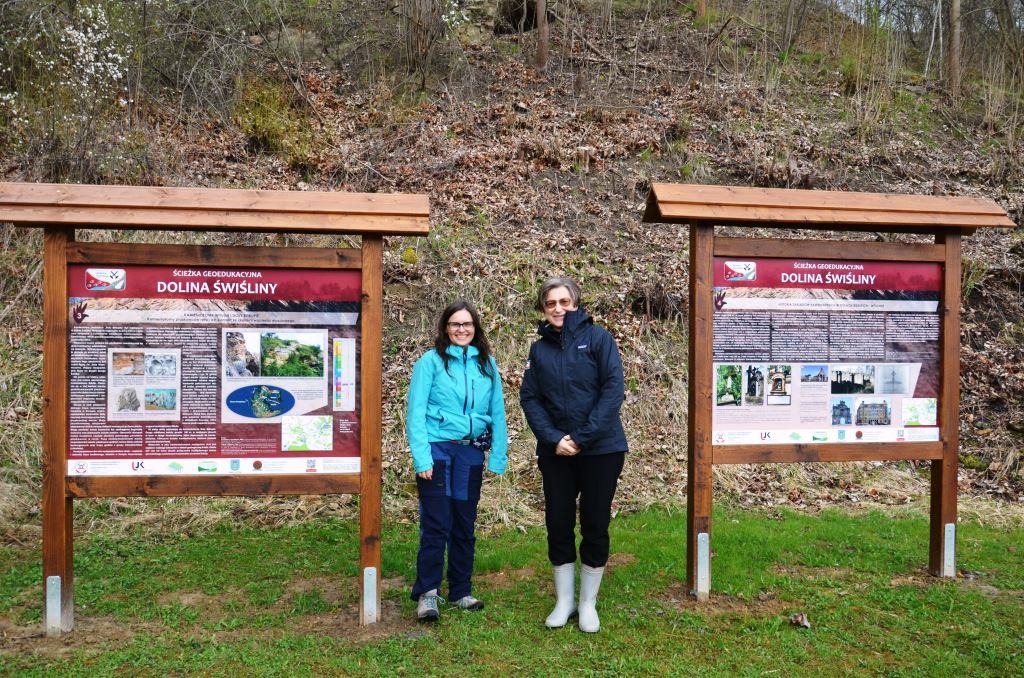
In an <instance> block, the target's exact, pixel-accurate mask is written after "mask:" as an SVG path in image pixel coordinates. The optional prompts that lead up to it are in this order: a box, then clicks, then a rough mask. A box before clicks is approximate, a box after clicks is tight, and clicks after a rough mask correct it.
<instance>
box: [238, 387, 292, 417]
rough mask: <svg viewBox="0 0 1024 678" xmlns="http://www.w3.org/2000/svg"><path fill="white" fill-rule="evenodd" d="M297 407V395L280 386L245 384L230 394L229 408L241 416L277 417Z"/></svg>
mask: <svg viewBox="0 0 1024 678" xmlns="http://www.w3.org/2000/svg"><path fill="white" fill-rule="evenodd" d="M293 407H295V396H293V395H292V394H291V393H289V392H288V391H286V390H284V389H283V388H281V387H280V386H268V385H265V384H260V385H257V386H243V387H242V388H240V389H237V390H235V391H232V392H231V395H229V396H228V409H230V410H231V411H232V412H234V413H235V414H237V415H239V416H241V417H248V418H250V419H266V418H267V417H277V416H280V415H282V414H284V413H285V412H287V411H288V410H290V409H292V408H293Z"/></svg>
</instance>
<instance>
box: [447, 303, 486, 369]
mask: <svg viewBox="0 0 1024 678" xmlns="http://www.w3.org/2000/svg"><path fill="white" fill-rule="evenodd" d="M459 311H468V312H469V317H470V318H472V319H473V339H472V341H470V342H469V345H470V346H476V350H477V351H479V354H478V355H477V357H476V359H477V361H478V362H479V363H480V371H481V372H483V373H484V374H485V375H487V376H488V377H490V376H492V375H491V368H490V357H491V345H490V344H488V343H487V335H485V334H484V328H483V327H482V326H481V325H480V314H479V313H477V312H476V309H475V308H474V307H473V304H471V303H469V302H468V301H466V300H465V299H456V300H455V301H453V302H452V303H450V304H448V305H447V306H445V308H444V310H443V311H441V317H440V318H438V319H437V336H436V337H434V350H436V351H437V355H439V356H440V357H441V362H443V363H444V371H445V372H447V371H448V361H449V360H450V359H451V356H450V355H448V347H449V346H451V345H452V340H451V339H450V338H449V337H448V320H449V319H450V318H451V317H452V316H453V315H455V314H456V313H458V312H459Z"/></svg>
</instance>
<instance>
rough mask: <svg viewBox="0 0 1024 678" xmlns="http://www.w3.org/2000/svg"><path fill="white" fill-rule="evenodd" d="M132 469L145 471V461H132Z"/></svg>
mask: <svg viewBox="0 0 1024 678" xmlns="http://www.w3.org/2000/svg"><path fill="white" fill-rule="evenodd" d="M132 470H133V471H145V470H146V467H145V466H144V463H143V462H141V461H133V462H132Z"/></svg>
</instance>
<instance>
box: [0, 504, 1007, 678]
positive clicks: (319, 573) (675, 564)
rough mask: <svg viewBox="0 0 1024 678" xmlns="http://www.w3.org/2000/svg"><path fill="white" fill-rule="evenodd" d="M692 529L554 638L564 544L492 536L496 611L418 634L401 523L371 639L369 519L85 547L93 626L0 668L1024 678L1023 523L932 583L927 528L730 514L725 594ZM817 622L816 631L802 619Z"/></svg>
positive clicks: (453, 615)
mask: <svg viewBox="0 0 1024 678" xmlns="http://www.w3.org/2000/svg"><path fill="white" fill-rule="evenodd" d="M684 529H685V516H684V515H683V514H682V513H680V512H668V511H665V510H649V511H646V512H643V513H638V514H635V515H630V516H625V517H620V518H618V519H616V520H615V521H613V532H612V551H613V558H612V563H611V566H610V568H609V572H608V574H607V575H606V579H605V584H604V586H603V589H602V595H601V598H600V605H599V610H600V613H601V620H602V630H601V632H600V633H598V634H596V635H593V636H590V635H584V634H581V633H580V632H579V631H578V630H576V629H575V628H572V627H567V628H565V629H560V630H554V631H552V630H548V629H545V628H544V627H543V625H542V620H543V618H544V616H545V615H546V614H547V612H548V611H549V609H548V608H549V606H550V604H551V600H550V595H551V593H550V589H551V587H550V584H549V582H548V579H549V567H548V565H547V563H546V558H545V549H544V534H543V531H542V530H539V529H533V530H529V531H527V533H526V534H522V533H520V532H517V531H507V532H501V533H498V534H495V535H489V536H481V537H480V539H479V540H478V547H477V550H478V554H477V566H476V572H477V579H476V588H475V591H474V592H475V593H476V594H477V595H478V596H479V597H481V598H483V599H485V600H486V602H487V604H488V607H487V609H485V610H484V611H483V612H481V613H461V612H455V611H451V610H445V612H444V614H443V616H442V620H441V622H440V623H439V624H436V625H433V626H429V627H417V626H416V625H415V624H414V623H412V622H411V621H410V620H411V618H412V616H413V612H414V606H413V603H412V601H410V600H409V599H408V595H407V592H408V586H409V584H410V583H411V582H410V576H411V573H412V572H413V568H414V562H415V554H416V533H415V526H411V525H405V526H397V527H392V528H389V529H388V530H387V531H386V533H385V535H384V536H385V538H384V549H383V558H384V563H383V580H384V582H385V584H386V586H385V593H384V598H385V599H384V604H383V609H384V621H383V623H382V624H380V625H379V626H378V627H377V628H376V629H373V630H371V631H365V630H360V629H358V627H357V626H356V625H355V612H354V605H355V603H356V600H357V589H356V584H355V581H356V580H355V575H356V557H357V549H356V541H355V531H354V526H353V525H352V524H350V523H343V522H339V521H334V520H326V521H323V522H321V523H318V524H315V525H303V526H293V527H285V528H280V529H275V530H255V529H230V528H227V527H221V528H217V529H214V530H212V531H210V532H208V533H205V534H202V535H198V536H193V537H191V538H184V537H173V538H165V539H163V540H160V541H156V542H153V541H152V539H150V541H149V543H146V542H145V541H144V540H143V539H142V538H139V539H137V540H125V539H121V540H115V539H110V538H105V537H102V536H93V537H89V536H85V537H82V538H81V539H80V540H79V545H78V551H77V554H76V559H75V565H76V597H77V599H76V614H77V622H78V630H77V631H76V632H75V633H73V634H71V635H70V636H68V637H67V638H66V639H62V640H59V641H53V640H50V641H48V640H45V639H42V638H29V639H23V640H21V641H19V642H17V643H11V642H8V641H6V640H5V641H4V642H3V644H0V672H4V673H8V672H11V673H19V674H27V675H51V674H52V673H53V672H54V671H59V672H61V673H62V674H70V675H76V674H86V673H88V674H89V675H96V674H100V675H103V674H112V673H132V674H136V673H141V674H148V675H157V674H163V673H167V672H174V673H181V672H188V673H203V674H215V675H225V674H232V675H234V674H252V675H291V674H297V673H320V674H323V673H336V674H337V673H340V674H351V673H360V674H388V675H393V674H396V673H397V674H429V675H467V674H470V675H493V674H495V673H499V672H500V673H507V674H510V675H538V676H541V675H543V676H547V675H567V674H581V675H595V674H602V675H608V674H623V675H636V674H654V675H701V676H705V675H723V676H724V675H764V674H771V675H775V674H778V675H829V676H832V675H883V674H884V675H896V676H914V675H929V676H930V675H935V676H965V675H972V676H978V675H993V676H996V675H998V676H1008V675H1021V674H1024V615H1021V610H1022V606H1024V555H1022V554H1024V530H1021V529H1017V530H1009V531H1000V530H995V529H990V528H986V527H981V526H978V525H972V524H964V525H961V527H960V534H959V549H960V553H959V558H960V562H959V566H960V568H961V570H963V571H970V572H971V573H972V577H974V578H973V579H965V578H961V579H958V580H956V581H943V580H938V579H934V578H931V577H929V576H928V575H927V574H925V572H924V571H923V568H922V566H923V564H924V562H925V560H926V558H927V550H928V544H927V540H928V530H927V522H926V521H925V520H924V519H923V518H920V517H914V518H899V519H894V518H891V517H889V516H886V515H884V514H881V513H877V512H873V513H864V514H857V515H848V514H845V513H841V512H837V511H829V512H826V513H823V514H821V515H820V516H808V515H803V514H794V513H789V512H782V513H776V512H772V513H763V512H762V513H753V512H746V511H739V510H730V509H722V510H719V511H718V512H716V515H715V523H714V527H713V544H712V546H713V551H714V557H713V560H712V577H713V580H712V587H713V592H714V593H713V596H712V600H711V602H710V603H709V604H708V605H706V606H698V605H696V604H694V603H693V602H692V601H691V600H690V599H689V598H688V597H687V596H686V595H685V592H684V586H683V585H682V584H681V581H680V580H681V578H682V577H683V575H684V567H685V550H684V547H683V534H684ZM39 580H40V565H39V555H38V552H36V551H35V550H33V549H28V548H14V547H8V548H6V549H4V550H3V551H2V552H0V615H2V616H3V617H6V619H2V620H0V621H3V622H4V624H5V626H7V630H8V632H9V633H8V636H12V635H13V636H17V635H27V634H28V633H30V632H32V631H34V630H36V629H34V628H17V626H15V627H14V631H15V632H14V633H11V627H10V626H9V625H38V624H39V616H40V615H39V603H40V599H41V587H40V583H39ZM795 612H804V613H806V614H807V616H808V618H809V619H810V622H811V624H812V628H811V629H802V628H797V627H795V626H792V625H790V624H789V623H788V622H787V618H788V615H790V614H792V613H795Z"/></svg>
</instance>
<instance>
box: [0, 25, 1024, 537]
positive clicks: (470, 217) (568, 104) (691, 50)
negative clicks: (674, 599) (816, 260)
mask: <svg viewBox="0 0 1024 678" xmlns="http://www.w3.org/2000/svg"><path fill="white" fill-rule="evenodd" d="M633 12H634V13H632V14H631V13H630V11H629V10H624V11H623V14H622V15H621V16H620V17H619V19H620V21H621V22H622V25H627V26H631V29H629V30H628V31H625V32H626V33H628V34H627V35H625V36H623V35H621V34H620V35H617V34H615V33H613V32H601V31H599V30H596V29H595V30H594V31H593V32H588V33H587V36H588V37H587V38H586V39H583V38H582V37H580V35H578V34H577V33H576V32H574V31H571V30H563V31H561V32H559V31H555V32H554V36H553V37H554V41H555V42H554V47H553V50H552V63H551V67H550V68H549V71H548V73H547V74H546V75H543V76H540V75H537V74H536V73H535V72H534V71H533V69H532V68H531V67H530V65H529V63H528V62H529V55H530V54H531V53H532V49H533V40H534V38H533V36H531V35H529V34H527V35H525V36H519V35H515V34H513V35H510V36H503V37H491V36H490V35H488V34H486V33H477V34H474V37H470V38H467V39H466V40H465V41H464V42H463V43H462V44H461V46H460V48H459V49H460V52H459V54H460V55H461V56H460V61H459V67H458V69H457V70H456V71H453V72H452V74H449V76H448V77H447V78H446V79H441V80H440V81H438V82H437V83H435V84H432V85H431V86H430V87H429V88H428V89H427V90H426V91H417V90H416V89H415V88H414V87H412V86H411V85H408V84H401V83H400V82H399V81H397V80H395V79H390V78H380V79H373V80H370V79H367V78H366V77H361V76H358V75H355V74H354V69H352V70H348V69H346V68H344V66H345V65H344V64H341V65H338V64H331V63H328V62H327V61H306V62H304V64H303V66H302V71H301V75H302V80H301V82H302V93H303V97H302V99H301V100H300V101H294V100H293V101H292V102H291V103H289V104H286V105H285V110H284V114H287V115H295V116H296V118H297V119H301V124H302V127H301V132H299V131H296V130H292V131H291V132H287V131H286V133H287V134H296V135H299V136H301V138H302V139H303V140H304V141H303V144H302V151H301V153H300V154H297V153H296V151H295V148H296V146H295V145H294V144H292V145H288V144H285V145H284V146H283V147H281V148H286V149H287V148H290V149H291V150H290V151H289V150H284V151H282V150H277V151H273V152H271V151H270V150H269V149H268V147H267V145H266V144H263V145H260V144H257V143H254V132H253V126H252V125H251V124H247V123H246V121H245V120H244V119H240V118H239V114H238V112H237V109H236V113H235V114H234V117H232V116H219V115H217V114H215V113H213V112H195V113H193V114H192V116H191V117H190V118H188V119H187V120H186V119H184V118H182V117H181V116H179V115H177V114H176V112H175V110H174V109H173V107H171V106H170V105H167V102H162V101H160V100H153V101H151V102H149V104H148V107H147V109H146V114H145V115H144V116H141V117H140V118H139V119H138V120H136V121H135V122H134V123H133V124H134V125H135V133H137V134H142V135H143V136H144V137H146V138H147V139H148V141H147V143H146V145H145V149H144V150H145V158H146V163H145V167H146V172H145V173H144V174H143V178H144V180H145V182H147V183H160V184H165V185H187V186H219V187H247V188H250V187H259V188H267V189H282V190H314V189H316V190H358V191H382V192H383V191H403V192H422V193H427V194H429V195H430V198H431V204H432V217H431V222H432V228H431V234H430V236H429V237H428V238H424V239H397V238H396V239H389V240H388V242H387V251H386V254H385V286H386V304H385V337H384V342H385V347H384V355H385V416H384V426H385V437H384V440H385V450H384V459H385V484H386V488H385V492H384V496H385V503H386V506H387V511H388V514H389V516H390V517H392V518H395V519H407V516H408V515H409V513H408V512H409V511H410V510H412V509H413V508H414V506H415V503H414V501H413V497H414V494H415V490H414V486H413V485H412V475H411V471H410V464H409V461H408V454H407V451H406V449H405V443H404V436H403V434H402V424H403V405H404V402H403V401H404V391H405V386H406V384H407V383H408V376H409V372H410V368H411V364H412V362H413V361H414V360H415V359H416V357H418V355H419V354H421V353H422V351H424V350H425V349H426V348H427V347H428V346H429V345H430V343H431V337H430V335H431V331H432V325H433V323H434V321H435V314H436V313H437V311H438V310H439V309H440V308H441V307H442V306H443V305H444V304H445V303H447V301H449V300H450V299H451V298H453V297H456V296H465V297H467V298H469V299H472V300H474V301H475V302H476V303H477V304H478V305H479V307H480V310H481V312H482V314H483V315H484V318H485V324H486V327H487V331H488V333H489V335H490V337H491V339H492V343H493V344H494V347H495V354H496V356H497V357H498V360H499V364H500V366H501V371H502V376H503V380H504V384H505V389H506V400H507V403H508V409H509V412H510V422H509V424H510V432H511V435H512V445H511V450H510V461H511V463H510V471H509V473H508V474H507V476H506V477H505V478H502V479H500V480H496V481H492V482H491V483H490V487H489V488H488V490H487V491H486V492H485V495H486V498H485V502H484V505H483V507H482V516H483V517H482V520H483V521H484V522H485V523H487V524H495V523H506V524H516V525H525V524H531V523H534V522H536V521H537V520H538V508H539V502H538V494H539V476H538V474H537V472H536V470H535V464H534V462H533V451H532V449H533V439H532V436H531V435H530V433H529V431H528V430H527V429H525V426H524V422H523V419H522V416H521V413H520V412H519V408H518V406H517V404H516V398H515V394H516V392H517V388H518V385H519V380H520V375H521V369H522V366H523V363H524V360H525V355H526V350H527V347H528V344H529V342H530V341H531V338H532V336H533V333H534V329H535V321H536V317H535V314H534V313H533V312H532V310H531V299H532V298H533V294H534V290H535V289H536V286H537V284H538V281H539V280H540V278H542V277H543V276H546V275H549V274H555V273H562V274H567V275H571V276H574V277H576V278H577V279H579V281H580V282H581V284H582V286H583V288H584V290H585V301H586V304H587V306H588V308H589V309H590V310H591V311H592V312H593V313H594V314H595V315H596V317H597V318H598V320H599V321H600V322H602V323H604V324H605V325H606V326H607V327H608V328H609V329H611V330H612V331H613V333H614V334H615V336H616V338H617V339H618V340H619V342H620V346H621V348H622V353H623V359H624V363H625V365H626V377H627V401H626V405H625V409H624V419H625V423H626V427H627V430H628V431H629V435H630V444H631V448H632V450H633V453H632V454H631V455H630V458H629V461H628V464H627V470H626V472H625V475H624V479H623V483H622V485H621V492H620V495H619V496H620V498H619V499H618V500H617V501H618V504H619V505H620V506H621V507H624V508H628V507H632V506H641V505H647V504H650V503H655V502H665V501H668V502H674V501H679V500H680V499H681V498H682V497H684V496H685V475H686V468H685V461H684V459H685V439H686V431H685V420H686V388H687V384H686V368H685V358H686V323H685V317H686V312H687V295H686V284H687V265H686V260H687V251H686V238H687V235H686V229H685V228H681V227H674V226H664V225H661V226H659V225H645V224H642V223H641V215H642V208H643V202H644V199H645V197H646V194H647V191H648V189H649V186H650V184H651V182H652V181H680V182H697V183H718V184H736V185H755V186H793V187H809V188H816V189H827V190H863V191H888V192H898V193H919V194H920V193H925V194H932V193H935V194H946V195H980V196H987V197H992V198H994V199H996V200H997V201H998V202H999V203H1000V204H1001V205H1003V206H1004V207H1005V208H1006V209H1007V210H1008V212H1009V213H1010V214H1011V216H1012V217H1013V218H1014V219H1015V220H1017V221H1018V223H1019V221H1020V220H1021V219H1022V218H1024V193H1022V192H1021V189H1020V180H1021V178H1022V177H1024V162H1022V158H1021V156H1020V152H1019V151H1011V150H1007V148H1009V147H1008V146H1006V145H1005V144H1003V143H1002V142H1001V141H1000V140H1001V139H1003V138H1004V136H1005V134H1004V132H1005V130H1003V131H996V130H999V129H1000V128H999V127H998V125H997V126H996V128H995V129H993V127H992V126H991V125H986V124H982V119H981V112H979V111H978V110H976V109H972V108H971V107H970V106H966V105H952V104H950V102H948V101H946V100H945V98H944V97H943V96H942V95H941V94H938V93H936V92H934V91H932V90H931V89H930V88H929V87H927V86H925V85H922V84H921V83H919V82H917V81H915V80H914V79H912V78H904V77H903V75H900V76H899V77H889V78H887V79H886V80H885V81H884V82H883V83H882V84H879V83H878V82H876V81H874V80H872V79H870V78H863V79H861V78H854V79H853V80H852V81H851V77H850V73H849V69H844V67H843V66H842V64H841V63H840V62H839V61H838V59H837V58H836V57H834V56H832V55H827V54H818V53H813V52H808V53H807V56H806V58H799V59H789V60H786V61H783V62H780V61H778V60H777V59H776V58H775V57H774V56H771V57H767V56H766V55H765V54H764V53H762V52H758V51H757V50H756V49H754V47H756V43H757V40H758V36H759V32H758V30H755V28H752V27H747V26H746V25H745V24H743V23H740V22H732V23H730V24H729V25H727V26H726V27H725V28H724V29H722V31H719V28H720V27H721V26H722V24H723V23H725V21H724V20H719V21H718V23H717V24H713V25H710V26H707V27H702V28H694V27H693V26H692V24H691V22H689V21H688V20H686V21H684V20H682V19H677V20H673V21H672V22H669V23H666V24H661V25H658V26H657V30H655V29H654V27H652V21H653V20H652V19H651V17H649V16H648V15H646V14H644V13H643V12H642V11H640V10H633ZM716 31H718V35H717V37H716ZM723 36H724V37H723ZM280 66H281V65H280V64H270V65H268V66H267V69H266V72H267V73H268V74H269V75H268V76H266V78H265V79H262V80H259V81H258V83H259V86H260V87H265V88H273V87H276V86H277V85H274V82H276V81H275V80H274V77H275V74H276V77H280V76H281V73H280V72H278V71H277V70H275V69H279V68H280ZM278 113H280V111H278ZM1007 124H1017V123H1016V120H1015V119H1013V120H1009V121H1008V122H1007ZM4 155H5V157H3V158H0V160H2V162H0V167H4V168H8V169H6V170H5V173H4V176H3V178H4V179H5V180H25V179H33V178H38V176H39V175H38V174H37V172H36V169H35V166H34V165H32V164H31V163H30V162H29V161H28V160H27V159H26V158H25V156H23V155H20V154H19V153H17V152H15V151H14V150H13V149H9V152H7V153H5V154H4ZM106 179H107V180H114V181H116V180H117V179H118V177H117V176H113V177H106ZM129 180H130V179H129ZM748 232H749V230H748ZM765 233H766V234H769V235H782V234H783V233H780V232H778V231H771V232H767V231H766V232H765ZM0 234H2V235H0V239H2V240H0V242H2V244H3V251H4V257H3V263H2V264H0V266H2V270H0V274H2V278H0V293H2V294H3V298H4V299H6V300H7V301H6V302H5V305H4V307H3V310H2V311H0V317H2V318H3V320H4V323H5V325H6V327H5V330H4V335H5V336H2V337H0V341H2V346H0V361H2V364H3V367H2V368H0V392H2V395H0V416H2V417H4V424H3V441H2V443H0V447H2V453H3V476H2V479H0V495H2V496H3V497H4V499H3V500H2V502H0V528H2V529H3V533H4V534H6V535H7V536H8V538H12V539H23V538H25V537H26V536H27V535H29V534H32V533H34V532H35V530H36V529H37V525H36V522H35V520H34V518H33V516H35V515H36V514H37V508H36V507H37V501H38V492H39V471H38V454H39V431H40V420H39V417H40V399H39V380H40V376H41V370H40V365H41V359H40V356H39V347H40V345H41V344H40V337H41V317H40V309H41V298H40V291H39V289H40V287H39V286H40V283H41V270H40V269H41V267H40V259H39V253H40V238H39V236H38V234H37V233H33V232H30V231H28V230H26V229H13V228H11V227H9V226H4V227H2V230H0ZM785 235H787V236H792V235H794V234H793V233H785ZM830 235H834V234H830ZM80 237H82V238H83V239H97V240H100V239H105V238H109V237H111V234H109V233H102V232H88V231H87V232H82V233H81V234H80ZM124 237H127V238H131V239H134V240H136V241H146V240H152V239H154V236H153V235H140V234H138V233H133V234H125V235H124ZM175 237H178V238H179V239H189V240H196V241H202V242H218V243H224V244H240V243H241V242H246V243H256V242H266V241H267V240H266V239H263V238H261V237H256V236H253V237H249V238H240V237H239V238H236V237H233V236H221V235H206V236H195V235H180V234H179V235H178V236H175V235H172V234H161V235H158V236H156V238H161V239H171V238H175ZM865 237H871V236H865ZM911 239H912V238H911ZM286 240H287V242H288V244H326V243H328V242H333V243H335V244H336V243H337V241H329V240H327V239H324V238H288V239H286ZM273 242H274V243H275V244H281V240H280V239H278V240H274V241H273ZM1022 265H1024V240H1022V239H1021V237H1020V236H1019V235H1018V233H1017V232H1015V231H1014V232H986V233H978V234H977V235H975V236H973V237H971V238H968V239H966V241H965V270H964V303H965V312H964V318H963V321H964V322H963V347H964V351H963V385H962V387H963V391H962V392H963V405H962V415H963V418H962V430H961V440H962V445H963V453H962V459H963V463H964V466H965V469H964V473H963V475H962V482H961V488H962V490H963V492H965V493H967V494H969V495H972V496H992V497H999V498H1002V499H1005V500H1006V501H1007V502H1008V503H1007V504H1006V505H1005V506H1006V507H1007V508H1006V510H1010V507H1011V506H1012V505H1018V504H1020V503H1021V501H1022V491H1024V476H1022V472H1024V465H1022V463H1021V460H1020V454H1021V452H1022V450H1024V407H1022V402H1024V371H1022V367H1021V366H1022V365H1024V355H1022V349H1021V340H1022V339H1024V308H1022V303H1021V279H1022V274H1021V270H1022ZM716 478H717V483H718V484H717V487H718V488H720V489H721V490H723V491H726V492H728V493H730V494H731V495H733V496H734V497H736V498H737V499H738V500H739V501H742V502H744V503H758V504H769V505H770V504H775V503H780V502H787V503H791V504H794V505H798V506H821V505H824V504H829V503H850V502H853V503H857V502H861V501H875V502H882V503H889V504H906V503H915V502H917V503H920V502H921V501H922V497H923V496H925V495H926V493H927V487H928V478H927V468H926V467H925V466H923V465H922V466H916V465H913V464H907V463H900V464H896V463H893V464H873V463H868V464H846V465H830V466H827V465H804V466H779V467H749V468H747V467H736V468H732V467H729V468H725V469H719V470H717V471H716ZM83 505H84V506H86V507H88V508H86V509H84V510H82V511H80V512H79V513H80V518H81V519H83V520H100V521H102V522H104V523H107V524H108V525H113V523H114V522H115V521H108V520H107V517H108V516H109V515H111V514H118V515H122V516H123V515H124V514H128V515H131V516H133V517H134V519H135V520H139V521H144V522H154V523H157V524H158V525H161V526H166V525H168V524H172V523H173V524H188V523H203V522H208V521H212V520H218V519H221V518H222V517H226V516H228V515H235V516H247V517H248V519H251V520H254V521H262V520H269V521H279V520H289V519H294V518H305V517H308V516H311V515H317V514H323V513H335V512H338V513H349V512H351V510H352V502H350V501H349V500H348V498H340V499H339V498H324V499H309V498H306V499H296V500H292V499H286V500H267V501H262V500H261V501H246V500H237V501H235V500H231V501H227V500H224V501H208V500H202V501H201V502H200V501H186V500H176V501H171V502H144V501H125V500H110V501H106V500H105V501H93V502H84V503H83ZM968 505H969V502H968ZM168 521H169V522H168Z"/></svg>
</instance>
